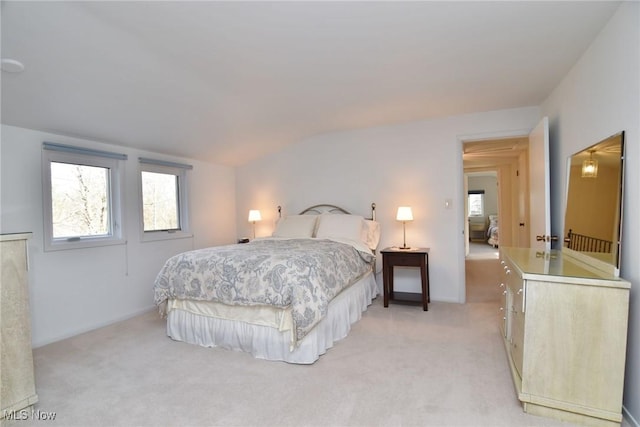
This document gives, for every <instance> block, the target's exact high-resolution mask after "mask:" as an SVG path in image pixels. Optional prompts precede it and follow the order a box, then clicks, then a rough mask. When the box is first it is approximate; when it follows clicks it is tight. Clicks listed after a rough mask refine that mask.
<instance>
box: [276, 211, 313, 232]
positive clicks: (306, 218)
mask: <svg viewBox="0 0 640 427" xmlns="http://www.w3.org/2000/svg"><path fill="white" fill-rule="evenodd" d="M315 227H316V215H289V216H286V217H284V218H280V220H278V223H277V224H276V229H275V231H274V232H273V237H299V238H302V237H313V230H314V229H315Z"/></svg>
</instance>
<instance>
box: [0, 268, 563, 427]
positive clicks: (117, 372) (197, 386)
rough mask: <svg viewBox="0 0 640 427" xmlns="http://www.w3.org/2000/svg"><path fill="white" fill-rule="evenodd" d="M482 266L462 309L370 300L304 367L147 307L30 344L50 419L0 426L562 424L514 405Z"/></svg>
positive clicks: (471, 273) (494, 293)
mask: <svg viewBox="0 0 640 427" xmlns="http://www.w3.org/2000/svg"><path fill="white" fill-rule="evenodd" d="M471 262H473V263H480V262H483V263H484V262H487V261H480V260H478V261H471ZM489 262H490V261H489ZM494 262H495V263H497V261H494ZM496 268H497V267H496ZM490 271H493V267H492V268H488V267H487V265H485V264H482V265H480V264H474V265H471V266H470V268H468V269H467V273H468V283H469V286H468V288H469V289H468V300H469V302H468V303H467V304H449V303H442V302H432V303H431V304H430V305H429V311H428V312H423V311H422V310H421V309H420V308H419V307H417V306H407V305H393V304H392V305H390V306H389V307H388V308H384V307H383V306H382V302H381V299H382V298H381V297H378V299H377V300H375V301H374V303H373V305H372V306H371V307H370V308H369V310H368V311H367V312H366V313H365V314H364V316H363V319H362V320H361V321H360V322H358V323H356V324H355V325H354V326H353V328H352V331H351V333H350V335H349V336H348V337H347V338H346V339H344V340H342V341H340V342H338V343H337V344H336V345H335V346H334V347H333V348H332V349H330V350H329V351H328V353H327V354H325V355H323V356H322V357H321V358H320V360H319V361H318V362H316V363H315V364H314V365H311V366H297V365H290V364H286V363H282V362H268V361H263V360H257V359H253V358H252V357H251V356H249V355H247V354H243V353H236V352H230V351H227V350H220V349H211V348H200V347H197V346H193V345H189V344H184V343H180V342H174V341H172V340H171V339H169V338H167V337H166V335H165V325H164V321H163V320H161V319H160V318H159V317H158V315H157V313H156V312H155V311H154V312H149V313H147V314H144V315H142V316H138V317H136V318H133V319H130V320H127V321H125V322H121V323H118V324H115V325H111V326H108V327H106V328H102V329H99V330H96V331H93V332H89V333H86V334H83V335H80V336H77V337H74V338H70V339H67V340H64V341H61V342H57V343H54V344H50V345H48V346H45V347H41V348H38V349H36V350H35V351H34V356H35V366H36V385H37V390H38V395H39V398H40V402H39V403H38V404H37V405H36V406H35V408H34V410H35V411H36V413H35V415H37V413H38V412H37V411H40V413H50V412H53V413H55V421H53V422H43V421H38V420H36V419H35V418H34V417H33V416H31V413H30V414H29V417H27V419H26V420H22V421H15V420H14V421H5V425H6V426H7V427H14V426H21V427H26V426H32V425H38V426H43V425H59V426H569V424H567V423H562V422H558V421H554V420H550V419H546V418H540V417H536V416H531V415H528V414H525V413H524V412H523V411H522V407H521V405H520V404H519V402H518V400H517V398H516V395H515V392H514V387H513V383H512V380H511V377H510V373H509V369H508V367H507V361H506V357H505V351H504V348H503V345H502V342H501V339H500V337H499V332H498V327H497V325H498V318H499V314H498V303H497V301H498V298H499V291H498V287H497V284H496V280H495V276H493V277H490V276H491V275H492V273H488V272H490Z"/></svg>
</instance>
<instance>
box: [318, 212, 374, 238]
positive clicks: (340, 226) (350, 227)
mask: <svg viewBox="0 0 640 427" xmlns="http://www.w3.org/2000/svg"><path fill="white" fill-rule="evenodd" d="M319 221H320V224H319V225H318V231H316V237H317V238H319V239H326V238H329V237H335V238H345V239H352V240H362V227H363V225H362V223H363V222H364V218H363V217H361V216H359V215H342V214H333V215H320V218H319Z"/></svg>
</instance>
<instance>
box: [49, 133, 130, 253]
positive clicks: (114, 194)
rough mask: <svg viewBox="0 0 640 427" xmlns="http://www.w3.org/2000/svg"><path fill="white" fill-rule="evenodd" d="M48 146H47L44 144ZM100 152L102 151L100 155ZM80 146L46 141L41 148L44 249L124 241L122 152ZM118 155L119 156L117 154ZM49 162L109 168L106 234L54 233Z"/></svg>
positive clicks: (120, 242) (72, 247) (92, 245)
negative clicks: (59, 234) (56, 236)
mask: <svg viewBox="0 0 640 427" xmlns="http://www.w3.org/2000/svg"><path fill="white" fill-rule="evenodd" d="M47 147H49V148H47ZM101 153H103V154H104V155H102V154H101ZM107 154H111V153H106V152H100V151H97V150H89V149H83V148H80V147H71V146H62V145H58V146H55V144H50V145H49V146H47V145H46V143H45V145H44V146H43V149H42V195H43V219H44V250H45V251H57V250H68V249H82V248H92V247H101V246H110V245H122V244H125V243H126V239H125V238H124V236H125V233H124V224H123V221H122V212H123V190H122V183H123V175H124V166H123V164H122V163H123V162H122V161H123V160H125V159H126V156H124V155H117V154H113V156H107ZM118 156H119V157H118ZM51 163H67V164H72V165H80V166H92V167H99V168H106V169H108V170H109V173H108V179H107V196H108V197H109V203H108V206H109V220H108V223H109V224H110V227H109V229H110V230H109V234H107V235H101V236H71V237H64V238H60V237H58V238H55V237H53V206H52V188H51Z"/></svg>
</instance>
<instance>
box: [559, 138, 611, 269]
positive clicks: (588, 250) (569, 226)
mask: <svg viewBox="0 0 640 427" xmlns="http://www.w3.org/2000/svg"><path fill="white" fill-rule="evenodd" d="M623 166H624V132H620V133H618V134H615V135H613V136H611V137H609V138H607V139H605V140H603V141H601V142H599V143H597V144H595V145H593V146H591V147H588V148H586V149H585V150H583V151H581V152H579V153H576V154H574V155H573V156H571V157H570V158H569V165H568V169H567V170H568V171H569V174H568V183H567V204H566V209H565V218H564V229H565V239H564V241H565V248H563V250H566V249H568V251H567V252H568V253H569V254H572V255H576V253H577V254H578V255H579V256H580V257H588V258H586V259H585V258H583V259H585V260H587V261H588V262H589V263H590V264H592V265H595V266H597V267H598V268H600V269H603V270H605V271H610V272H611V273H613V274H615V275H616V276H617V275H619V271H620V237H621V236H620V226H621V222H620V218H621V212H622V185H623V182H622V181H623V176H624V168H623Z"/></svg>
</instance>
